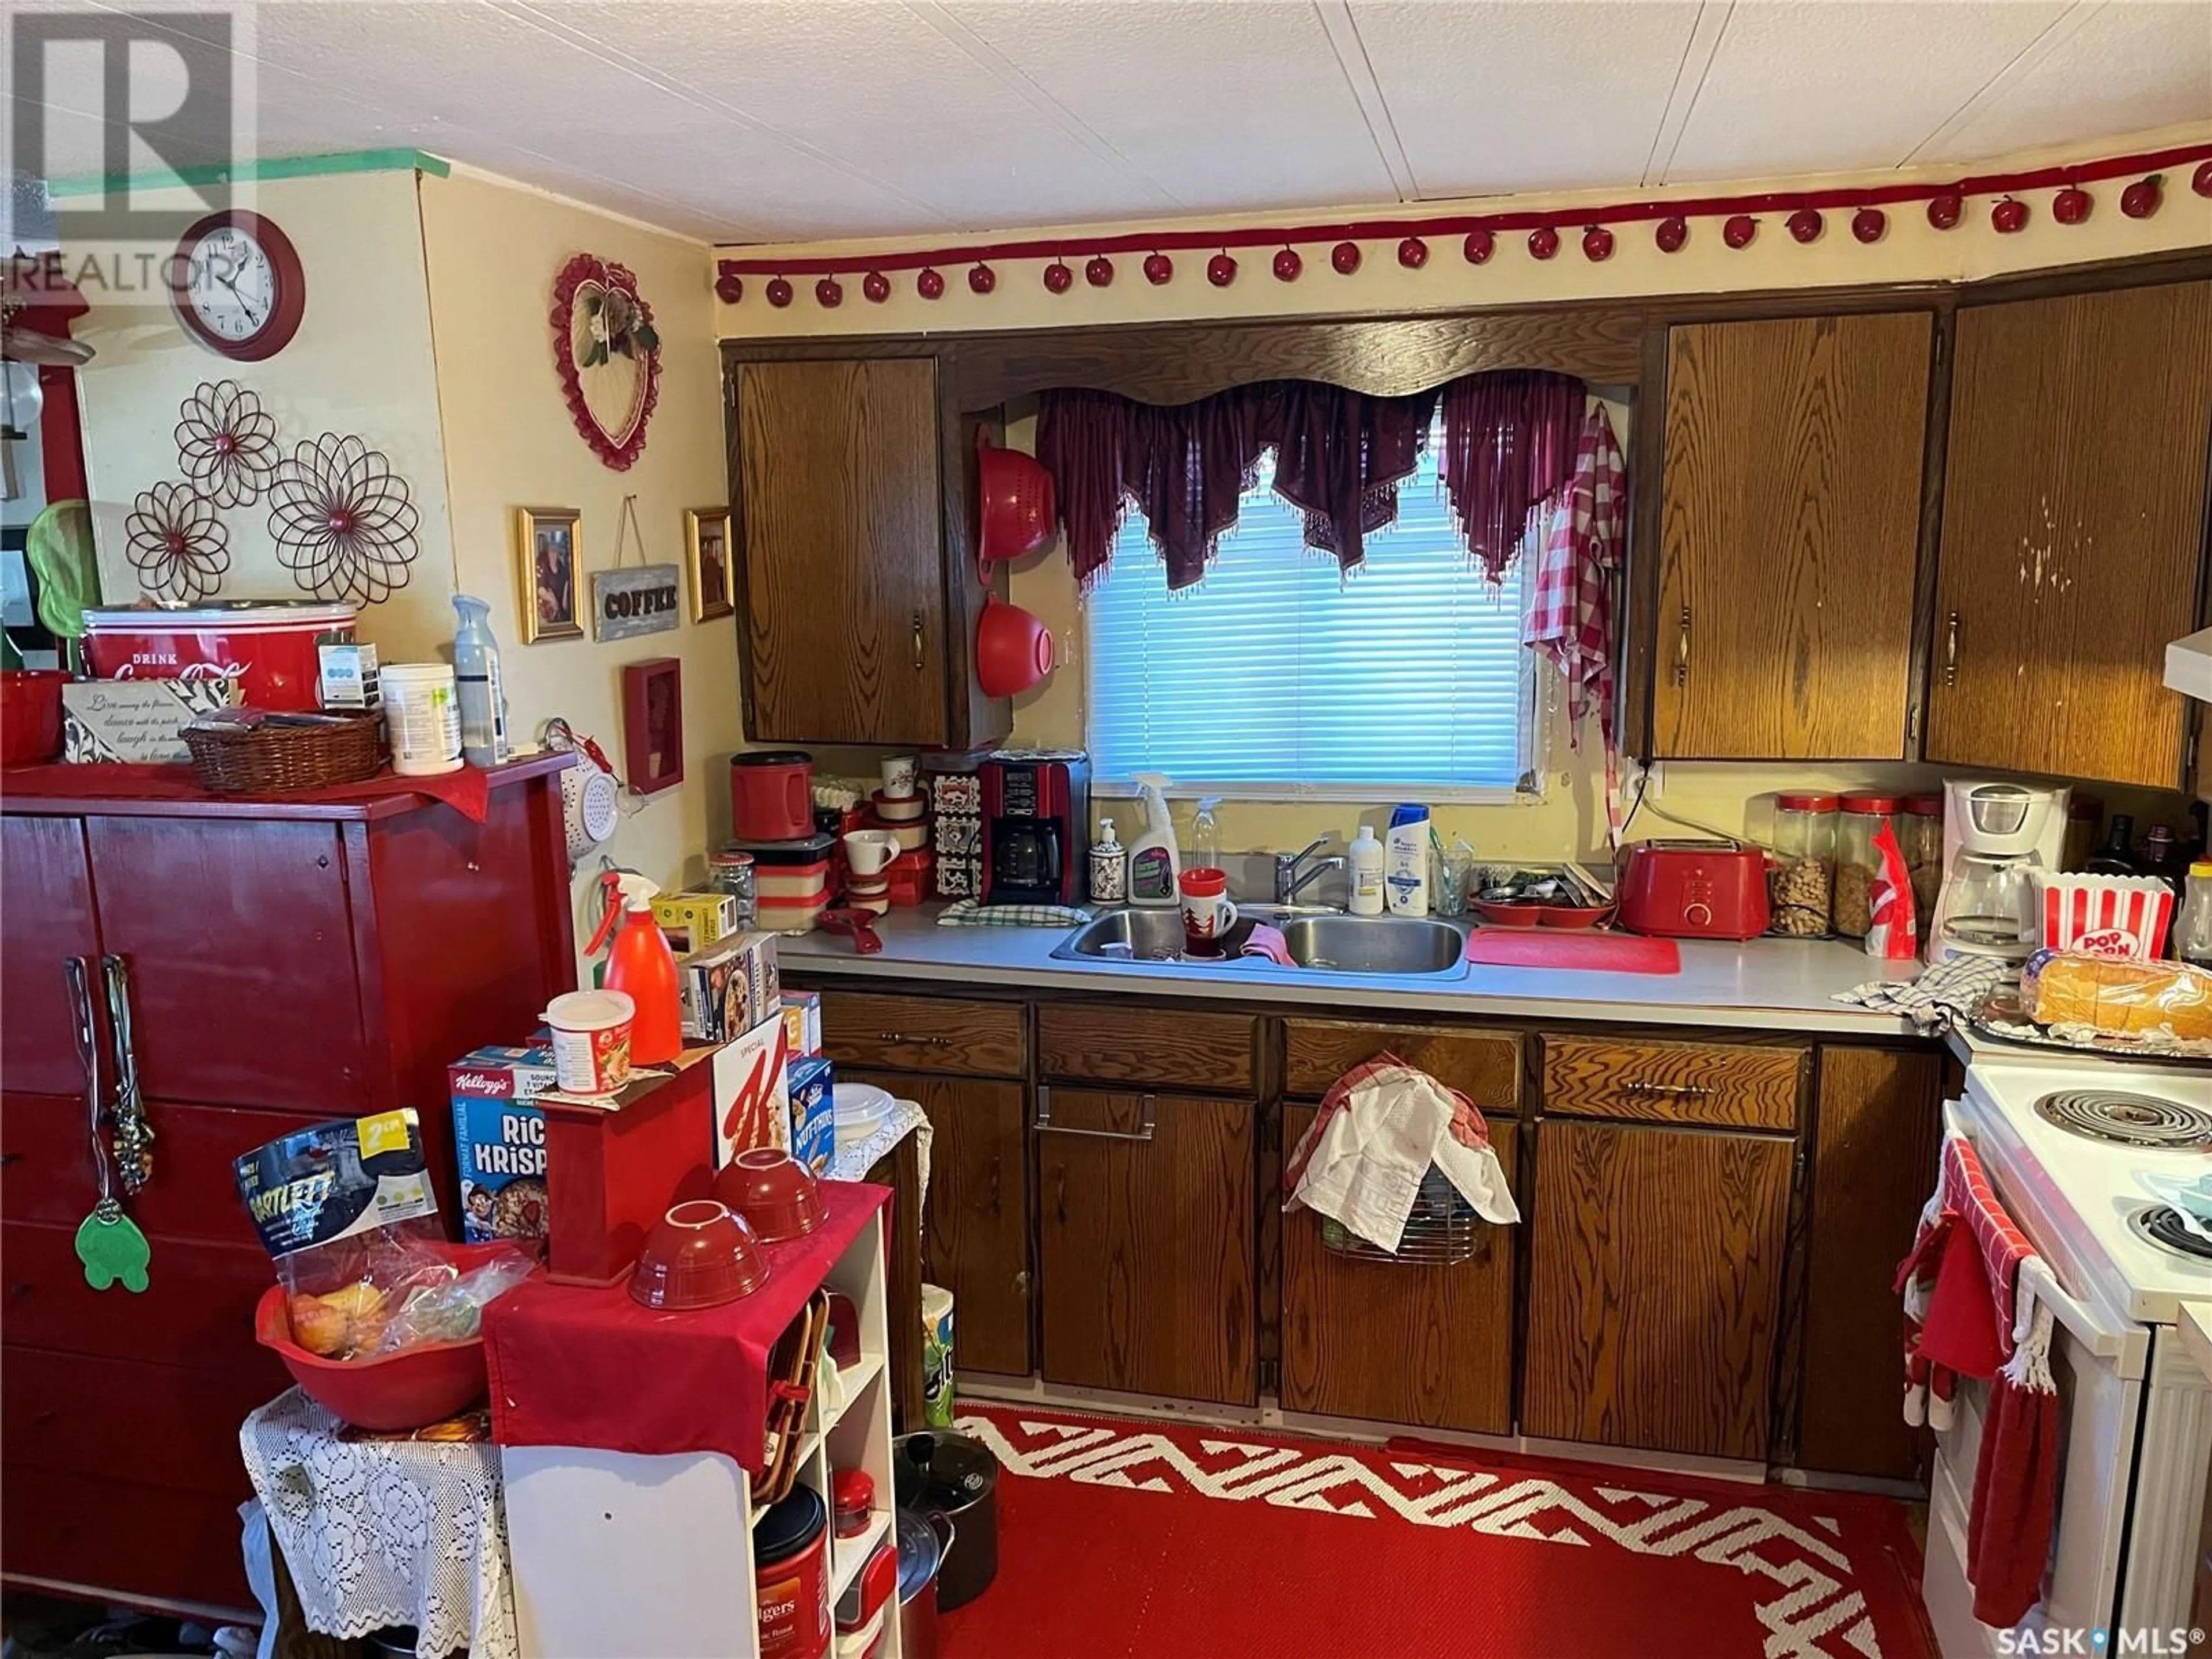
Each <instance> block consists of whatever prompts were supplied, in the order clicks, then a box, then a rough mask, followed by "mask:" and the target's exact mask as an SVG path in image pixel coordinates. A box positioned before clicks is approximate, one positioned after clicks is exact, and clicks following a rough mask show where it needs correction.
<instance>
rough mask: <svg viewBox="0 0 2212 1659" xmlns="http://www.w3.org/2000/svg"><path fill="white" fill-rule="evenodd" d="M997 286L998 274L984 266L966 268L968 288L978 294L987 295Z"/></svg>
mask: <svg viewBox="0 0 2212 1659" xmlns="http://www.w3.org/2000/svg"><path fill="white" fill-rule="evenodd" d="M998 285H999V273H998V272H997V271H995V270H992V269H991V267H990V266H988V265H985V264H975V265H970V266H969V268H968V286H969V288H971V289H974V290H975V292H976V293H978V294H988V293H989V292H990V291H991V290H992V289H994V288H996V287H998Z"/></svg>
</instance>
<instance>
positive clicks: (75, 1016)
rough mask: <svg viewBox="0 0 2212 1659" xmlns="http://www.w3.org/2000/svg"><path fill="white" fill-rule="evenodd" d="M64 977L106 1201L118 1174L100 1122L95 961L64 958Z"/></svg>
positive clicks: (95, 1165)
mask: <svg viewBox="0 0 2212 1659" xmlns="http://www.w3.org/2000/svg"><path fill="white" fill-rule="evenodd" d="M62 977H63V978H64V980H66V981H69V993H70V1024H71V1025H72V1026H73V1027H74V1028H75V1029H74V1030H73V1033H72V1035H74V1036H76V1063H77V1064H78V1065H79V1066H82V1067H83V1068H84V1117H85V1133H87V1134H88V1136H89V1137H90V1138H91V1141H92V1172H93V1177H94V1181H95V1182H97V1184H98V1186H99V1188H100V1201H101V1202H102V1203H106V1202H107V1201H108V1200H112V1198H113V1197H114V1196H115V1175H114V1170H113V1169H112V1166H111V1165H110V1164H109V1163H108V1161H107V1137H106V1134H105V1133H102V1131H103V1129H104V1128H105V1127H106V1126H105V1125H103V1124H102V1123H101V1121H100V1118H101V1115H102V1112H101V1108H102V1102H101V1099H100V1033H99V1028H98V1027H97V1026H96V1025H94V1023H93V1018H92V964H91V958H90V957H64V958H63V959H62Z"/></svg>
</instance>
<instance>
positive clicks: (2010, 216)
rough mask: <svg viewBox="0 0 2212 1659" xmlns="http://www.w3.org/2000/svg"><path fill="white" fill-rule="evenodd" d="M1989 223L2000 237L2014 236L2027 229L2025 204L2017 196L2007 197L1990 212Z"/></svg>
mask: <svg viewBox="0 0 2212 1659" xmlns="http://www.w3.org/2000/svg"><path fill="white" fill-rule="evenodd" d="M1990 223H1991V224H1992V225H1995V226H1996V229H1997V234H1999V235H2000V236H2012V235H2015V234H2018V233H2020V232H2021V231H2023V230H2025V229H2027V203H2025V202H2023V201H2021V199H2020V197H2017V196H2008V197H2005V198H2004V200H2002V202H1999V203H1998V204H1996V206H1995V207H1993V208H1991V209H1990Z"/></svg>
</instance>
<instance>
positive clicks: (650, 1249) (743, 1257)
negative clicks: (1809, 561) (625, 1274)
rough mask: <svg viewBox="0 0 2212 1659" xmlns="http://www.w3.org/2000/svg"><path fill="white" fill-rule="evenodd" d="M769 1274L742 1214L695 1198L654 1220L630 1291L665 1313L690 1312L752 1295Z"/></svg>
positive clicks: (707, 1200) (631, 1295)
mask: <svg viewBox="0 0 2212 1659" xmlns="http://www.w3.org/2000/svg"><path fill="white" fill-rule="evenodd" d="M767 1278H768V1259H767V1258H766V1257H765V1256H763V1255H762V1254H761V1251H760V1246H759V1245H757V1244H756V1243H753V1231H752V1229H751V1228H750V1227H749V1226H747V1225H745V1221H744V1218H743V1217H742V1216H737V1215H732V1213H731V1212H730V1208H729V1206H727V1205H726V1204H718V1203H716V1202H715V1201H714V1200H713V1199H711V1198H694V1199H689V1200H685V1201H684V1203H681V1204H678V1205H677V1206H674V1207H673V1208H671V1210H670V1211H669V1212H668V1213H667V1214H666V1215H664V1216H663V1217H661V1218H660V1219H659V1220H658V1221H656V1222H654V1223H653V1231H651V1232H650V1233H647V1235H646V1238H645V1249H644V1252H643V1253H642V1254H641V1255H639V1257H638V1259H637V1267H635V1270H633V1271H632V1273H630V1276H629V1296H630V1300H631V1301H633V1302H640V1303H643V1304H645V1305H646V1306H647V1307H648V1308H659V1309H660V1310H662V1311H663V1312H665V1313H688V1312H690V1310H693V1309H695V1308H719V1307H720V1306H721V1305H722V1304H724V1303H725V1302H735V1301H736V1300H737V1299H738V1297H741V1296H750V1294H751V1293H752V1292H753V1291H757V1290H758V1289H759V1288H760V1287H761V1285H762V1283H763V1281H764V1280H765V1279H767Z"/></svg>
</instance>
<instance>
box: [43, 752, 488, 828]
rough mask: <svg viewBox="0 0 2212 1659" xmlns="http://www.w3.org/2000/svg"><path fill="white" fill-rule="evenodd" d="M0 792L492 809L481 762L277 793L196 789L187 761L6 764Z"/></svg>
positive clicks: (475, 813) (469, 811) (467, 813)
mask: <svg viewBox="0 0 2212 1659" xmlns="http://www.w3.org/2000/svg"><path fill="white" fill-rule="evenodd" d="M0 790H3V791H5V792H6V793H9V794H19V795H37V796H40V797H43V798H44V799H48V800H94V799H101V800H117V799H121V800H221V801H246V802H252V801H276V802H279V803H282V804H283V805H288V806H303V805H328V804H330V803H331V802H335V801H357V800H377V799H381V798H382V797H384V796H386V795H428V797H429V798H430V799H433V800H441V801H443V802H445V803H446V805H448V806H450V807H452V808H453V810H454V811H457V812H459V813H460V814H461V816H462V817H465V818H467V819H468V820H469V821H470V822H471V823H483V821H484V818H485V817H486V816H487V815H488V814H489V811H490V810H491V778H490V775H489V773H487V772H486V771H485V770H484V769H483V768H482V767H480V766H468V765H464V766H463V767H462V768H461V769H459V771H457V772H443V773H441V774H439V775H437V776H436V777H429V778H403V777H401V776H400V775H398V773H396V772H393V771H391V770H389V769H387V770H385V771H382V772H380V773H378V774H377V775H375V776H374V777H373V778H364V779H362V781H360V782H359V783H337V784H332V785H331V787H329V788H327V789H294V790H288V791H286V792H285V793H283V794H281V795H218V794H216V793H215V792H214V791H212V790H209V789H203V788H202V787H200V777H199V774H198V773H197V772H195V771H194V770H192V769H191V767H190V766H189V765H185V764H179V765H173V766H151V765H144V766H141V765H130V764H126V763H123V762H119V761H88V762H86V763H82V765H75V766H72V765H69V764H66V763H56V764H53V765H51V766H11V767H9V768H8V769H7V770H6V771H5V772H4V773H0Z"/></svg>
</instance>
